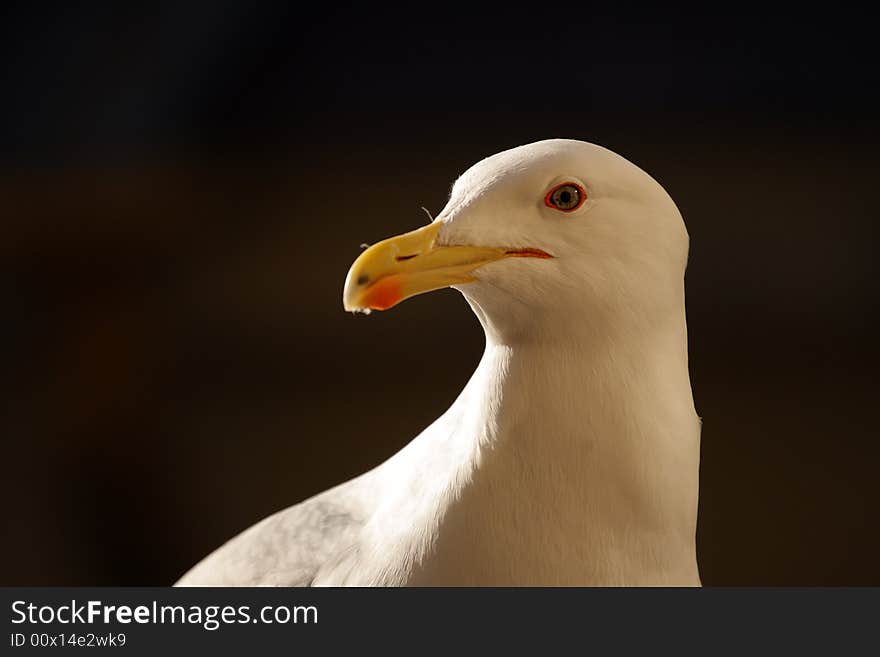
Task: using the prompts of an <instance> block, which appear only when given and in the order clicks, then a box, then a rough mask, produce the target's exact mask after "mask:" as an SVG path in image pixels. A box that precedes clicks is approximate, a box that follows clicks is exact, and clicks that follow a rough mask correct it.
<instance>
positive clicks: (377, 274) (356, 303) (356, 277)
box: [342, 222, 552, 311]
mask: <svg viewBox="0 0 880 657" xmlns="http://www.w3.org/2000/svg"><path fill="white" fill-rule="evenodd" d="M440 225H441V224H440V222H434V223H431V224H429V225H427V226H425V227H424V228H419V229H418V230H414V231H411V232H409V233H404V234H403V235H398V236H397V237H391V238H389V239H387V240H383V241H381V242H379V243H378V244H374V245H373V246H371V247H370V248H368V249H367V250H366V251H364V252H363V253H362V254H361V255H360V257H359V258H358V259H357V260H355V261H354V264H352V266H351V269H349V270H348V276H346V278H345V289H344V290H343V293H342V305H343V306H344V307H345V309H346V310H349V311H357V310H368V309H372V310H387V309H388V308H391V307H392V306H395V305H397V304H398V303H400V302H401V301H403V300H404V299H408V298H410V297H412V296H415V295H417V294H422V293H423V292H430V291H432V290H439V289H440V288H443V287H449V286H450V285H457V284H461V283H470V282H471V281H474V280H476V279H475V278H474V276H473V275H472V272H473V271H474V270H475V269H477V268H478V267H481V266H483V265H485V264H488V263H490V262H495V261H496V260H501V259H502V258H512V257H520V258H523V257H530V258H551V257H552V256H551V255H550V254H548V253H546V252H545V251H541V250H540V249H508V248H503V247H488V246H435V244H434V242H435V240H436V239H437V233H438V232H439V231H440Z"/></svg>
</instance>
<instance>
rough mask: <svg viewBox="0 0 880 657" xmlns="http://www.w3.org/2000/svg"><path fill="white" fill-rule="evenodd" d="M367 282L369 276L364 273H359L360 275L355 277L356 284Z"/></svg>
mask: <svg viewBox="0 0 880 657" xmlns="http://www.w3.org/2000/svg"><path fill="white" fill-rule="evenodd" d="M369 282H370V277H369V276H367V275H366V274H361V275H360V276H358V277H357V284H358V285H366V284H367V283H369Z"/></svg>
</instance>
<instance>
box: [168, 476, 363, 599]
mask: <svg viewBox="0 0 880 657" xmlns="http://www.w3.org/2000/svg"><path fill="white" fill-rule="evenodd" d="M365 483H366V482H365V476H362V477H359V478H358V479H354V480H352V481H349V482H346V483H344V484H341V485H339V486H336V487H335V488H331V489H330V490H327V491H325V492H323V493H321V494H319V495H316V496H315V497H312V498H310V499H308V500H306V501H304V502H301V503H300V504H297V505H295V506H292V507H289V508H287V509H284V510H283V511H279V512H278V513H276V514H274V515H271V516H269V517H268V518H265V519H264V520H262V521H260V522H258V523H257V524H256V525H254V526H253V527H251V528H249V529H247V530H245V531H244V532H242V533H241V534H239V535H238V536H236V537H235V538H233V539H231V540H230V541H228V542H227V543H225V544H224V545H223V546H221V547H220V548H218V549H217V550H216V551H214V552H213V553H211V554H210V555H208V556H207V557H206V558H205V559H203V560H202V561H201V562H199V563H198V564H196V565H195V566H194V567H193V568H192V569H191V570H190V571H189V572H187V573H186V574H185V575H184V576H183V577H182V578H181V579H180V580H179V581H178V582H177V584H176V586H308V585H309V584H310V583H311V582H312V580H313V579H314V577H315V574H316V573H317V572H318V570H319V569H320V568H321V567H322V566H323V565H324V564H325V563H327V562H328V561H330V560H333V559H334V558H336V557H338V555H340V554H341V553H343V552H345V551H346V550H348V549H349V548H350V547H351V546H352V545H354V543H355V542H356V541H357V538H358V535H359V533H360V530H361V528H362V527H363V524H364V521H365V519H366V514H367V508H366V503H367V501H368V500H369V498H368V497H366V498H365V497H364V496H363V495H362V493H363V492H364V488H365Z"/></svg>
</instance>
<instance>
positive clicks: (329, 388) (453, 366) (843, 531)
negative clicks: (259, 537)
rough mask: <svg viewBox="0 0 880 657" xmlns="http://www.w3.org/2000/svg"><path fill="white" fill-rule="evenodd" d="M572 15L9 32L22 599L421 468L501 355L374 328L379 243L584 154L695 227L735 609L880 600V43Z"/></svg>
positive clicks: (92, 11)
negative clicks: (754, 601) (470, 195)
mask: <svg viewBox="0 0 880 657" xmlns="http://www.w3.org/2000/svg"><path fill="white" fill-rule="evenodd" d="M606 4H607V3H603V7H604V5H606ZM551 5H555V3H543V4H541V3H531V5H530V6H528V7H525V6H524V7H523V8H520V7H518V6H516V5H512V4H505V5H497V6H479V7H478V6H476V4H475V3H472V5H471V6H468V7H452V6H451V5H448V4H442V5H437V4H432V5H427V6H423V7H422V6H418V5H412V6H410V7H408V8H404V7H400V8H395V7H394V6H393V5H388V6H375V5H372V6H363V7H360V8H349V7H346V6H344V5H342V4H340V3H316V4H315V5H314V6H311V7H307V8H304V7H297V6H295V3H287V2H278V3H272V2H245V1H241V2H219V1H215V2H207V1H205V2H174V3H152V4H151V6H150V7H149V8H144V9H143V10H139V9H137V6H136V5H135V4H131V3H115V4H112V5H111V4H110V3H106V4H91V5H90V4H85V5H79V6H76V7H75V6H74V3H67V4H60V3H59V5H58V6H51V5H41V4H37V3H29V4H27V5H21V6H18V7H17V6H15V5H9V4H7V5H4V9H3V10H0V11H2V14H3V15H2V18H0V85H2V86H0V217H2V224H0V226H2V236H3V238H2V240H0V263H2V272H0V273H2V276H0V292H2V299H3V309H4V311H3V321H2V322H0V338H2V345H3V347H4V349H3V365H2V368H0V377H2V379H0V385H2V402H3V403H2V406H0V432H2V441H3V442H2V454H0V457H2V468H3V474H2V478H0V481H2V483H0V496H2V499H3V509H2V513H3V524H4V535H3V539H2V541H0V584H7V585H8V584H32V585H49V584H166V583H170V582H172V581H174V580H175V579H176V578H177V577H178V576H179V575H180V574H182V573H183V572H184V571H185V570H186V569H187V568H188V567H189V566H190V565H192V564H193V563H194V562H195V561H196V560H198V559H199V558H200V557H202V556H204V555H205V554H206V553H207V552H209V551H210V550H211V549H213V548H214V547H216V546H217V545H219V544H220V543H221V542H222V541H223V540H225V539H226V538H228V537H229V536H231V535H232V534H234V533H237V532H238V531H239V530H241V529H243V528H245V527H247V526H249V525H250V524H252V523H253V522H255V521H257V520H258V519H260V518H262V517H263V516H265V515H267V514H269V513H270V512H273V511H275V510H277V509H279V508H282V507H284V506H288V505H290V504H292V503H294V502H297V501H299V500H301V499H303V498H305V497H307V496H309V495H311V494H313V493H315V492H318V491H320V490H322V489H324V488H326V487H328V486H330V485H332V484H335V483H337V482H340V481H342V480H344V479H347V478H349V477H352V476H354V475H356V474H358V473H360V472H362V471H364V470H366V469H367V468H370V467H371V466H374V465H376V464H378V463H379V462H381V461H382V460H383V459H385V458H387V457H388V456H390V455H391V454H392V453H394V452H395V451H396V450H397V449H399V448H400V447H401V446H402V445H403V444H405V443H406V442H407V441H408V440H409V439H410V438H411V437H413V436H414V435H415V434H416V433H418V431H419V430H420V429H421V428H423V427H424V426H425V425H426V424H428V423H429V422H430V421H431V420H433V419H434V418H435V417H436V416H437V415H439V414H440V413H441V412H442V411H443V410H444V409H445V408H446V407H447V406H448V404H449V403H450V402H451V401H452V400H453V399H454V397H455V396H456V394H457V392H458V390H460V388H461V387H462V385H463V384H464V382H465V380H466V379H467V377H468V375H469V374H470V372H471V371H472V369H473V367H474V366H475V364H476V362H477V360H478V358H479V355H480V353H481V350H482V344H483V338H482V334H481V331H480V328H479V325H478V323H477V321H476V319H475V318H474V317H473V316H472V314H471V313H470V311H469V310H468V308H467V306H466V304H465V303H464V301H463V300H462V299H461V298H460V296H459V295H458V294H457V293H456V292H453V291H443V292H439V293H435V294H432V295H428V296H424V297H419V298H416V299H413V300H411V301H408V302H407V303H405V304H403V305H401V306H400V307H398V308H395V309H394V310H393V311H391V312H389V313H375V314H373V315H371V316H370V317H368V318H364V317H354V316H351V315H347V314H345V313H344V312H343V311H342V304H341V291H342V283H343V279H344V276H345V273H346V271H347V269H348V266H349V264H350V263H351V261H352V260H353V259H354V258H355V257H356V256H357V254H358V253H359V248H358V245H359V244H360V243H361V242H372V241H375V240H377V239H379V238H381V237H385V236H388V235H390V234H394V233H397V232H400V231H403V230H407V229H410V228H413V227H415V226H418V225H421V224H423V223H424V221H425V217H424V215H423V213H422V210H421V209H420V206H422V205H424V206H426V207H427V208H429V209H430V210H432V211H434V212H437V211H439V210H440V209H441V208H442V206H443V205H444V202H445V200H446V195H447V191H448V189H449V186H450V184H451V182H452V181H453V180H454V178H455V177H456V176H457V175H458V174H459V173H461V172H462V171H464V170H465V169H466V168H467V167H468V166H470V165H471V164H472V163H474V162H475V161H477V160H478V159H480V158H482V157H484V156H486V155H489V154H491V153H493V152H496V151H499V150H502V149H505V148H509V147H512V146H516V145H519V144H523V143H527V142H530V141H534V140H536V139H541V138H547V137H557V136H559V137H574V138H581V139H586V140H588V141H594V142H597V143H600V144H603V145H605V146H607V147H609V148H611V149H613V150H615V151H617V152H619V153H621V154H622V155H624V156H626V157H627V158H629V159H630V160H632V161H633V162H635V163H636V164H638V165H639V166H641V167H643V168H644V169H646V170H647V171H649V172H650V173H651V174H652V175H653V176H654V177H656V178H657V179H658V180H659V181H660V182H661V183H662V184H663V185H664V186H665V187H666V189H667V190H668V191H669V192H670V194H671V195H672V197H673V198H674V199H675V200H676V202H677V203H678V205H679V207H680V208H681V210H682V213H683V215H684V217H685V220H686V222H687V224H688V228H689V231H690V234H691V261H690V266H689V269H688V274H687V289H688V316H689V327H690V354H691V371H692V380H693V387H694V394H695V398H696V403H697V408H698V411H699V412H700V414H701V415H702V417H703V419H704V427H703V451H702V454H703V461H702V483H701V498H700V526H699V533H698V551H699V559H700V566H701V572H702V575H703V580H704V583H706V584H710V585H711V584H718V585H763V584H767V585H776V584H793V585H801V584H803V585H830V584H834V585H843V584H854V585H863V584H873V585H878V584H880V560H878V559H877V556H876V555H877V554H878V553H880V528H878V524H877V505H878V502H880V485H878V480H877V463H878V457H880V446H878V440H877V438H878V430H877V410H876V401H877V384H876V371H877V366H878V348H877V340H876V331H877V329H876V326H877V319H878V304H877V298H878V294H877V293H878V283H877V278H876V272H875V268H874V266H873V255H874V250H875V246H876V243H877V230H876V227H875V226H876V223H875V222H876V218H877V214H878V212H877V209H876V208H877V206H878V203H877V193H878V185H877V169H878V167H877V163H876V149H877V146H878V141H880V140H878V130H877V114H878V109H880V91H878V87H880V85H878V74H877V64H878V61H877V59H878V58H877V54H876V37H875V35H874V34H873V29H872V25H873V23H872V22H871V21H870V20H868V17H867V16H863V15H858V14H856V13H853V12H851V11H849V10H848V9H846V8H845V6H843V5H840V4H834V5H829V6H828V7H826V8H825V9H823V12H822V13H821V14H817V13H810V12H808V11H807V10H806V6H805V5H803V6H801V7H800V8H798V9H792V10H790V11H779V12H778V13H775V14H774V13H772V12H771V11H770V10H769V9H767V8H766V7H765V8H762V9H760V10H758V9H755V10H754V11H751V10H749V9H747V8H745V7H744V5H742V4H737V5H736V7H735V9H731V10H725V9H724V8H722V7H714V8H713V10H712V13H705V14H702V15H701V14H696V13H693V12H687V13H684V12H678V13H677V12H675V11H673V10H670V9H669V8H668V7H664V8H663V9H662V10H661V9H654V10H646V9H645V8H643V7H637V6H635V5H629V6H623V5H621V6H620V9H619V10H618V11H617V13H615V14H610V13H608V10H607V8H600V7H598V6H595V7H594V6H591V5H589V4H587V3H575V4H570V5H557V6H551ZM367 377H369V380H370V381H372V382H373V383H372V385H371V386H365V385H364V381H365V380H367Z"/></svg>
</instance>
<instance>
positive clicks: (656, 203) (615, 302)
mask: <svg viewBox="0 0 880 657" xmlns="http://www.w3.org/2000/svg"><path fill="white" fill-rule="evenodd" d="M687 251H688V235H687V231H686V229H685V226H684V222H683V221H682V218H681V215H680V213H679V211H678V208H677V207H676V206H675V203H674V202H673V201H672V199H671V198H670V197H669V195H668V194H667V193H666V191H665V190H664V189H663V188H662V187H661V186H660V184H659V183H657V182H656V181H655V180H654V179H653V178H651V176H649V175H648V174H647V173H645V172H644V171H642V170H641V169H640V168H638V167H637V166H635V165H634V164H632V163H631V162H629V161H627V160H626V159H625V158H623V157H621V156H620V155H617V154H616V153H613V152H612V151H610V150H607V149H605V148H603V147H601V146H597V145H595V144H590V143H587V142H583V141H576V140H570V139H549V140H546V141H540V142H536V143H533V144H528V145H525V146H519V147H517V148H513V149H510V150H507V151H503V152H501V153H498V154H496V155H493V156H491V157H488V158H486V159H484V160H482V161H480V162H478V163H477V164H475V165H474V166H472V167H471V168H470V169H468V170H467V171H466V172H465V173H464V174H463V175H462V176H461V177H460V178H459V179H458V180H457V181H456V182H455V184H454V185H453V187H452V192H451V194H450V197H449V201H448V202H447V204H446V207H445V208H444V209H443V211H442V212H440V213H439V214H438V215H437V217H436V218H435V219H434V220H433V221H432V222H431V223H430V224H429V225H427V226H424V227H422V228H419V229H417V230H414V231H412V232H409V233H405V234H403V235H399V236H397V237H392V238H389V239H386V240H383V241H382V242H379V243H377V244H374V245H373V246H371V247H370V248H368V249H367V250H365V251H364V252H363V253H362V254H361V255H360V257H359V258H358V259H357V260H356V261H355V262H354V264H353V265H352V266H351V269H350V270H349V272H348V276H347V278H346V281H345V288H344V291H343V305H344V307H345V309H346V310H349V311H355V312H357V311H369V310H386V309H388V308H391V307H392V306H394V305H396V304H398V303H400V302H401V301H403V300H404V299H407V298H409V297H412V296H415V295H417V294H422V293H424V292H430V291H431V290H436V289H440V288H444V287H453V288H456V289H458V290H459V291H461V292H462V294H464V296H465V297H466V299H467V300H468V302H469V303H470V305H471V307H472V308H473V309H474V311H475V312H476V314H477V316H478V317H479V318H480V321H481V322H482V323H483V325H484V327H485V328H486V330H487V333H488V334H490V335H491V336H492V337H494V338H496V339H499V340H515V339H524V338H526V337H529V336H531V337H534V336H539V335H545V334H547V333H548V332H549V333H553V332H560V331H562V332H565V331H566V330H567V329H566V327H568V329H569V330H570V329H571V328H575V329H577V330H586V329H588V328H589V327H594V328H595V327H600V326H607V325H608V323H609V322H614V323H617V324H620V325H623V326H632V324H633V322H648V323H650V322H654V321H658V320H659V319H660V318H661V316H662V315H663V314H665V313H670V312H673V313H675V312H679V311H681V310H683V303H684V297H683V277H684V269H685V265H686V261H687Z"/></svg>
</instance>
